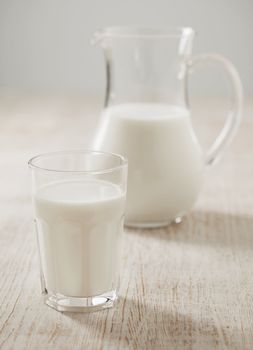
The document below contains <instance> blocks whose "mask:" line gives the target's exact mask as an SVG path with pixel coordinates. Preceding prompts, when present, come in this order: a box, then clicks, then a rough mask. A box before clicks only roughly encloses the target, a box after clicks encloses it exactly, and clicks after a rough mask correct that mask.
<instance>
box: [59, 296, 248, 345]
mask: <svg viewBox="0 0 253 350" xmlns="http://www.w3.org/2000/svg"><path fill="white" fill-rule="evenodd" d="M168 303H169V301H168ZM168 305H169V304H168ZM202 307H203V306H202ZM188 308H189V306H188ZM192 308H193V306H192ZM195 308H196V305H195V306H194V309H195ZM171 310H173V306H171V305H170V311H169V310H166V309H164V308H163V309H162V308H161V306H159V305H157V304H154V305H150V304H147V303H145V302H144V301H141V300H140V299H137V298H136V299H129V298H119V301H118V304H117V306H116V307H115V308H114V309H111V310H104V311H100V312H96V313H91V314H86V315H83V314H75V313H66V314H64V317H68V318H70V319H71V320H72V322H74V323H75V324H77V325H78V327H81V329H83V331H84V336H83V344H82V345H83V346H84V348H85V346H88V344H89V340H90V344H94V349H97V348H99V349H123V348H124V349H125V348H127V349H145V350H146V349H152V350H153V349H174V348H180V349H181V348H184V349H188V348H189V349H192V348H194V349H205V350H208V349H214V348H217V346H225V347H229V345H232V344H233V343H234V342H235V343H237V344H238V340H239V339H241V337H240V336H239V335H240V334H239V333H240V330H239V329H237V328H232V327H231V325H229V324H227V325H221V324H220V323H219V325H217V322H216V320H215V318H216V316H215V311H213V312H214V313H213V315H210V317H209V319H208V320H207V319H201V317H200V314H201V310H200V309H199V310H198V311H199V313H198V314H199V321H196V320H194V318H193V317H192V316H191V312H190V311H189V313H187V312H185V313H184V314H181V313H179V312H177V311H176V309H175V311H174V312H172V311H171ZM195 311H196V310H195ZM211 311H212V310H211ZM195 314H196V312H195ZM212 316H213V317H212ZM91 339H92V340H91ZM95 344H96V345H95ZM238 345H240V344H238Z"/></svg>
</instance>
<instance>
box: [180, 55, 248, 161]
mask: <svg viewBox="0 0 253 350" xmlns="http://www.w3.org/2000/svg"><path fill="white" fill-rule="evenodd" d="M209 62H214V63H215V64H219V65H221V66H222V67H223V69H224V71H225V72H226V73H227V76H228V78H229V80H230V83H231V85H232V97H231V102H232V103H231V108H230V110H229V112H228V116H227V118H226V121H225V125H224V126H223V128H222V130H221V131H220V133H219V134H218V136H217V138H216V139H215V141H214V142H213V144H212V145H211V147H210V148H209V150H208V151H207V153H206V156H205V162H206V164H207V165H212V164H214V163H215V162H216V161H217V160H218V159H219V158H220V156H221V155H222V152H223V151H224V149H225V148H226V147H227V146H228V145H229V144H230V142H231V141H232V139H233V137H234V136H235V134H236V132H237V130H238V127H239V125H240V121H241V114H242V107H243V88H242V83H241V80H240V77H239V74H238V72H237V70H236V69H235V67H234V65H233V64H232V63H231V62H230V61H229V60H228V59H227V58H225V57H224V56H222V55H220V54H216V53H210V54H200V55H198V56H195V57H191V58H190V59H189V60H188V61H187V67H188V72H189V71H190V70H191V69H192V68H194V67H195V66H197V65H199V64H202V63H209ZM186 77H187V74H186ZM185 87H186V89H185V91H186V92H187V90H188V89H187V79H186V86H185ZM187 99H188V94H187V93H186V100H187ZM186 102H187V104H188V101H186Z"/></svg>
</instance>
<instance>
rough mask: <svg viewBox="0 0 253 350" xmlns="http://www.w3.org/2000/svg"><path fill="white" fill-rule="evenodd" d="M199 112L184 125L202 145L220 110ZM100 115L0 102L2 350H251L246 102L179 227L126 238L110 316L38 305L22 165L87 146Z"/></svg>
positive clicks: (63, 105)
mask: <svg viewBox="0 0 253 350" xmlns="http://www.w3.org/2000/svg"><path fill="white" fill-rule="evenodd" d="M206 103H208V102H206ZM206 103H204V104H198V106H197V107H196V109H197V112H196V116H194V122H195V123H196V124H197V125H198V134H201V136H202V139H204V140H207V141H208V142H209V140H210V139H211V137H213V136H214V133H215V132H216V130H218V128H219V127H220V126H221V121H219V118H215V117H214V116H213V111H215V110H216V109H217V106H218V102H217V103H216V104H212V103H210V102H209V104H208V108H206ZM99 108H100V104H99V102H98V101H97V100H96V99H92V98H90V99H88V98H86V99H84V98H83V97H75V98H74V97H73V98H63V97H58V98H56V97H54V98H51V97H50V98H49V97H36V96H30V95H29V96H28V95H20V94H16V95H15V94H13V93H12V94H11V93H1V95H0V121H1V124H0V125H1V127H0V157H1V158H0V159H1V172H0V183H1V196H0V212H1V219H0V269H1V270H0V272H1V275H0V276H1V277H0V349H4V350H6V349H18V350H22V349H36V350H37V349H38V350H39V349H43V350H44V349H54V350H55V349H61V350H64V349H66V350H68V349H108V350H109V349H110V350H111V349H150V350H151V349H152V350H154V349H252V348H253V181H252V179H253V137H252V130H253V118H252V117H253V101H250V100H249V101H248V102H247V105H246V110H245V113H244V114H245V115H244V121H243V124H242V127H241V129H240V133H239V135H238V137H237V138H236V140H235V142H234V143H233V145H232V147H230V149H229V150H228V151H227V152H226V155H225V157H224V158H223V159H222V161H221V163H220V164H219V165H218V166H216V167H214V168H212V169H210V170H208V171H207V174H206V182H205V185H204V187H203V191H202V194H201V196H200V198H199V200H198V203H197V204H196V206H195V208H194V209H193V211H192V212H191V213H190V214H189V215H188V216H187V217H186V218H185V219H184V221H183V222H182V224H179V225H172V226H170V227H168V228H165V229H156V230H126V231H125V233H124V250H123V259H122V268H121V278H120V289H119V294H120V298H119V301H118V304H117V307H116V308H114V309H111V310H106V311H102V312H97V313H92V314H74V313H66V314H63V313H58V312H56V311H54V310H52V309H50V308H48V307H46V306H45V305H44V304H43V302H42V298H41V295H40V286H39V277H38V264H37V251H36V244H35V243H36V242H35V237H34V231H33V222H32V210H31V203H30V197H29V190H30V189H29V185H30V183H29V174H28V169H27V160H28V159H29V158H30V157H31V156H33V155H35V154H37V153H40V152H45V151H49V150H60V149H69V148H72V149H78V148H84V147H86V146H87V144H88V142H89V138H91V137H92V132H93V130H94V126H95V123H96V120H97V115H98V111H99ZM207 113H208V114H209V115H206V114H207ZM208 118H210V119H208Z"/></svg>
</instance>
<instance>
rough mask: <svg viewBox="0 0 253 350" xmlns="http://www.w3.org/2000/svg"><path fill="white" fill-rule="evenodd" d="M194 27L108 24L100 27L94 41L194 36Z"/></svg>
mask: <svg viewBox="0 0 253 350" xmlns="http://www.w3.org/2000/svg"><path fill="white" fill-rule="evenodd" d="M195 34H196V32H195V30H194V29H193V28H192V27H187V26H185V27H184V26H183V27H169V26H130V25H126V26H108V27H102V28H100V29H98V30H97V31H96V32H95V33H94V35H93V40H94V41H93V43H96V42H98V41H100V40H101V39H103V38H122V39H130V38H143V39H145V38H146V39H152V38H180V37H182V36H194V35H195Z"/></svg>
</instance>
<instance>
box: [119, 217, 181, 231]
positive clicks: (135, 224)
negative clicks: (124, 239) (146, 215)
mask: <svg viewBox="0 0 253 350" xmlns="http://www.w3.org/2000/svg"><path fill="white" fill-rule="evenodd" d="M182 220H183V218H182V216H178V217H176V218H175V219H173V220H169V221H160V222H128V221H126V222H125V226H126V227H129V228H140V229H148V228H149V229H152V228H160V227H167V226H169V225H171V224H173V223H175V224H179V223H180V222H182Z"/></svg>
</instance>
